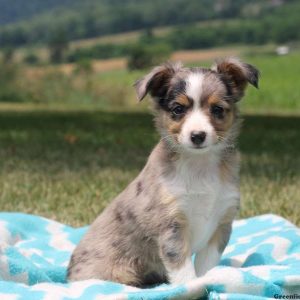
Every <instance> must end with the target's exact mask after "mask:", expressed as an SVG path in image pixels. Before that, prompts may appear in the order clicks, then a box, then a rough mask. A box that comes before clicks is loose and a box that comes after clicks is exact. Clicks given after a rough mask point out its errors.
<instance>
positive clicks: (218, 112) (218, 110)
mask: <svg viewBox="0 0 300 300" xmlns="http://www.w3.org/2000/svg"><path fill="white" fill-rule="evenodd" d="M210 111H211V113H212V114H213V115H214V116H215V117H217V118H222V117H223V116H224V108H223V107H222V106H218V105H213V106H212V107H211V108H210Z"/></svg>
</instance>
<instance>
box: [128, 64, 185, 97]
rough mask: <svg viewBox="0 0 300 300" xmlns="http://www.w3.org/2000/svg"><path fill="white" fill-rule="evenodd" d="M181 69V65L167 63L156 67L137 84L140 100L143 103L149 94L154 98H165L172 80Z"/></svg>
mask: <svg viewBox="0 0 300 300" xmlns="http://www.w3.org/2000/svg"><path fill="white" fill-rule="evenodd" d="M180 68H181V64H180V63H176V64H171V63H166V64H164V65H162V66H158V67H155V68H154V69H153V70H152V71H151V72H150V73H149V74H147V75H146V76H145V77H143V78H142V79H139V80H137V81H136V82H135V84H134V87H135V89H136V93H137V97H138V100H139V101H141V100H143V99H144V98H145V96H146V95H147V94H148V93H149V94H150V95H151V96H152V97H154V98H155V97H156V98H161V97H164V96H165V95H166V93H167V91H168V88H169V85H170V82H171V79H172V78H173V77H174V75H175V74H176V72H177V71H179V69H180Z"/></svg>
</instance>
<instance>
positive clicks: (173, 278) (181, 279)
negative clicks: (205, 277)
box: [169, 272, 197, 285]
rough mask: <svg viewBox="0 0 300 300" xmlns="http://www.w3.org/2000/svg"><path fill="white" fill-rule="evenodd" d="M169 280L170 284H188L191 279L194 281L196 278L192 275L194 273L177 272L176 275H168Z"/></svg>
mask: <svg viewBox="0 0 300 300" xmlns="http://www.w3.org/2000/svg"><path fill="white" fill-rule="evenodd" d="M169 278H170V282H171V284H176V285H178V284H185V283H188V282H190V281H191V280H193V279H196V278H197V276H196V275H195V274H194V273H185V274H184V273H181V272H178V273H177V274H176V273H173V272H172V274H170V275H169Z"/></svg>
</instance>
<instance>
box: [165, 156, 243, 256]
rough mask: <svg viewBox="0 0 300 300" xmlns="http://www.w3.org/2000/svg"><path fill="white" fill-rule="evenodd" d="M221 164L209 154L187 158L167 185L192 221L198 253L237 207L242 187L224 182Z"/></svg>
mask: <svg viewBox="0 0 300 300" xmlns="http://www.w3.org/2000/svg"><path fill="white" fill-rule="evenodd" d="M218 164H219V162H218V160H217V158H216V157H213V156H212V155H211V154H209V153H207V154H203V155H201V157H200V158H199V157H198V156H197V157H183V158H182V159H180V160H179V161H178V163H177V166H176V172H175V173H174V174H173V176H172V177H170V178H168V180H167V182H166V183H167V186H168V189H169V191H170V192H171V193H172V194H173V195H175V197H176V199H178V204H179V206H180V208H181V209H182V210H183V212H184V213H185V214H186V216H187V218H188V222H189V227H190V234H191V248H192V252H194V253H195V252H197V251H199V250H200V249H201V248H202V247H204V246H205V245H206V244H207V242H208V241H209V239H210V238H211V236H212V235H213V233H214V232H215V230H216V229H217V227H218V225H219V224H220V222H221V220H222V218H223V217H224V215H225V214H226V212H227V210H228V209H229V208H230V207H233V206H236V205H237V199H238V197H239V192H238V187H236V186H234V185H233V184H232V183H229V182H224V181H223V180H222V179H221V176H220V170H219V167H218Z"/></svg>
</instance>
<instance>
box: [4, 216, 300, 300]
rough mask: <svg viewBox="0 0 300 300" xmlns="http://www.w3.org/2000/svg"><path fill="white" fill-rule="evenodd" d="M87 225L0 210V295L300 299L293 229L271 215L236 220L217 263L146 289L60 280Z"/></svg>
mask: <svg viewBox="0 0 300 300" xmlns="http://www.w3.org/2000/svg"><path fill="white" fill-rule="evenodd" d="M86 230H87V227H83V228H72V227H70V226H67V225H64V224H61V223H58V222H55V221H53V220H49V219H46V218H43V217H39V216H33V215H26V214H19V213H0V299H1V300H6V299H7V300H14V299H18V300H21V299H24V300H25V299H26V300H31V299H32V300H35V299H45V300H47V299H49V300H50V299H51V300H56V299H64V300H67V299H69V300H71V299H99V300H100V299H101V300H102V299H130V300H135V299H140V300H142V299H144V300H145V299H207V298H208V299H232V300H233V299H254V300H255V299H256V300H259V299H268V298H269V299H270V298H271V299H274V298H275V299H280V297H282V296H288V297H290V298H285V299H300V230H299V228H297V227H296V226H294V225H293V224H291V223H290V222H288V221H287V220H285V219H283V218H281V217H279V216H276V215H262V216H258V217H254V218H250V219H244V220H238V221H235V222H234V224H233V233H232V236H231V238H230V241H229V244H228V246H227V247H226V249H225V252H224V253H223V256H222V259H221V261H220V263H219V265H218V266H216V267H215V268H213V269H211V270H210V271H209V272H208V273H207V274H206V275H205V276H203V277H200V278H197V279H195V280H192V281H190V282H188V283H186V284H182V285H171V284H163V285H159V286H155V287H153V288H147V289H139V288H135V287H131V286H126V285H122V284H119V283H115V282H108V281H101V280H96V279H92V280H85V281H78V282H72V283H68V282H66V270H67V266H68V262H69V259H70V256H71V253H72V251H73V249H74V248H75V246H76V244H77V243H78V242H79V240H80V239H81V237H82V236H83V234H84V233H85V231H86ZM292 297H294V298H292ZM281 299H283V298H281Z"/></svg>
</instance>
